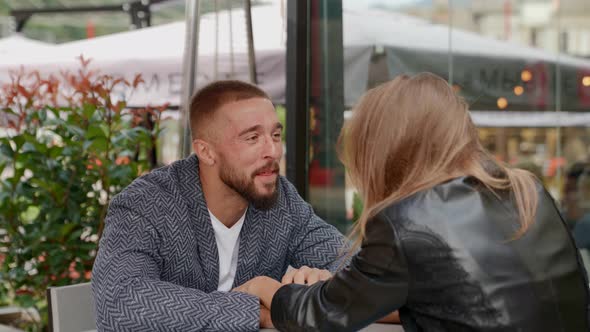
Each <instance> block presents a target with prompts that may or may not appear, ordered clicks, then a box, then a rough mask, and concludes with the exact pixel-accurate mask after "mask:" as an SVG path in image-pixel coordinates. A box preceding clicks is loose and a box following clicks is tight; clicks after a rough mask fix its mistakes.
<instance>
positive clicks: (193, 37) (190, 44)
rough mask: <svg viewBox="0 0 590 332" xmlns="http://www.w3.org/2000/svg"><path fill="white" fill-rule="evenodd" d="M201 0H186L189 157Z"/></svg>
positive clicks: (185, 138)
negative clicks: (191, 104)
mask: <svg viewBox="0 0 590 332" xmlns="http://www.w3.org/2000/svg"><path fill="white" fill-rule="evenodd" d="M199 5H200V1H199V0H186V40H185V43H184V59H183V60H184V63H183V69H184V70H183V72H184V80H183V87H182V92H183V96H182V97H183V98H182V106H181V127H180V128H181V129H180V135H181V142H182V144H181V146H180V156H181V158H184V157H187V156H188V155H190V154H191V150H192V137H191V125H190V110H189V107H190V100H191V97H192V94H193V92H194V90H195V86H196V81H197V60H198V54H199V22H200V12H199Z"/></svg>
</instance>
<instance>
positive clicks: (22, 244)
mask: <svg viewBox="0 0 590 332" xmlns="http://www.w3.org/2000/svg"><path fill="white" fill-rule="evenodd" d="M88 63H89V61H86V60H84V59H81V69H80V70H79V71H77V72H76V73H62V76H61V78H59V79H58V78H56V77H53V76H50V77H42V76H41V75H40V74H39V73H35V72H33V73H28V74H27V73H25V72H24V71H20V72H19V73H14V75H13V78H12V82H10V83H8V84H5V85H4V86H2V88H1V89H0V124H1V123H2V122H4V123H5V125H4V126H3V127H2V126H0V174H1V175H0V305H1V304H11V305H18V306H21V307H23V308H34V310H33V311H36V312H38V313H39V315H40V317H34V316H33V317H30V318H28V319H26V322H24V321H23V322H20V323H19V325H20V327H24V328H26V329H28V330H31V331H39V330H43V329H44V328H45V327H46V323H47V312H46V311H47V310H46V306H47V304H46V301H45V290H46V289H47V287H48V286H60V285H66V284H73V283H79V282H86V281H88V280H89V279H90V277H91V276H90V271H91V269H92V264H93V261H94V257H95V254H96V250H97V245H98V239H99V238H100V234H101V231H102V225H103V221H104V218H105V215H106V211H107V204H108V202H109V200H110V199H111V198H112V197H113V195H115V194H116V193H117V192H119V191H120V190H121V189H122V188H124V187H125V186H127V185H128V184H129V183H130V182H131V181H132V180H133V179H134V178H136V177H137V176H139V175H141V174H142V173H144V172H146V171H149V169H150V168H151V167H153V166H154V165H151V163H150V160H152V158H150V156H151V154H152V151H153V148H154V147H155V146H156V141H157V137H158V135H159V133H160V126H159V124H160V120H161V114H162V111H163V110H164V109H165V107H158V108H152V107H148V108H145V109H128V108H126V105H125V101H124V100H115V99H113V97H112V96H113V95H115V93H114V92H118V93H119V92H120V91H129V93H131V92H132V91H133V89H135V88H136V87H137V86H138V85H139V84H142V82H143V81H142V79H141V77H140V76H136V77H135V80H134V81H133V82H127V81H125V80H124V79H122V78H118V77H112V76H108V75H99V74H98V73H96V72H93V71H91V70H90V69H89V67H88ZM148 120H149V121H148ZM145 123H149V126H146V125H145ZM146 128H152V129H146ZM2 132H4V133H3V134H2Z"/></svg>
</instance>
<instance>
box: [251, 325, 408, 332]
mask: <svg viewBox="0 0 590 332" xmlns="http://www.w3.org/2000/svg"><path fill="white" fill-rule="evenodd" d="M273 331H277V330H275V329H261V330H260V332H273ZM360 332H404V328H403V327H402V326H401V325H397V324H371V325H369V326H367V327H365V328H364V329H362V330H360Z"/></svg>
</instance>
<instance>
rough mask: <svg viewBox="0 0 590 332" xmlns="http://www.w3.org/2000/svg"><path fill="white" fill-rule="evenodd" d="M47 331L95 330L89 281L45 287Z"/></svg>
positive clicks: (76, 331) (77, 331)
mask: <svg viewBox="0 0 590 332" xmlns="http://www.w3.org/2000/svg"><path fill="white" fill-rule="evenodd" d="M47 304H48V311H49V331H53V332H80V331H85V332H88V331H96V319H95V317H94V299H93V297H92V289H91V285H90V283H89V282H87V283H83V284H77V285H70V286H63V287H50V288H48V289H47Z"/></svg>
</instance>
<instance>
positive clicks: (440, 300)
mask: <svg viewBox="0 0 590 332" xmlns="http://www.w3.org/2000/svg"><path fill="white" fill-rule="evenodd" d="M341 142H343V143H344V144H343V151H342V156H343V162H344V163H345V165H346V167H347V169H348V171H349V173H350V175H351V178H352V179H353V181H354V182H355V185H356V186H357V188H358V190H359V192H360V194H361V196H362V198H363V201H364V206H365V210H364V212H363V214H362V215H361V217H360V220H359V221H358V223H357V228H356V231H357V234H358V237H357V238H358V241H357V243H356V245H357V248H358V245H359V244H360V243H359V242H362V244H361V245H360V251H359V252H358V254H356V255H355V256H354V257H353V258H352V261H351V264H350V266H349V267H347V268H345V269H343V270H341V271H340V272H338V273H337V274H336V275H334V277H333V278H331V279H329V280H327V281H322V282H318V283H315V284H314V285H312V286H305V285H286V286H282V287H281V285H280V284H279V283H278V282H276V281H274V280H271V279H269V278H265V277H259V278H255V279H253V280H251V281H250V282H249V283H248V284H247V285H244V287H241V290H242V291H247V292H250V293H252V294H254V295H257V296H259V297H260V299H261V302H262V303H263V304H264V305H265V306H267V307H269V308H271V315H272V321H273V323H274V324H275V326H276V327H277V328H278V329H279V330H285V331H316V330H321V331H353V330H358V329H360V328H362V327H364V326H366V325H368V324H370V323H371V322H374V321H376V320H378V319H380V318H382V317H384V316H386V315H387V314H388V313H390V312H392V311H395V310H398V311H399V314H400V318H401V322H402V324H403V327H404V329H405V331H407V332H410V331H453V332H455V331H535V332H537V331H551V332H556V331H568V332H572V331H588V328H589V326H588V301H589V295H588V286H587V285H588V281H587V278H586V275H585V272H584V270H583V267H582V266H581V264H580V259H579V258H578V254H577V250H576V247H575V245H574V243H573V241H572V239H571V236H570V234H569V232H568V230H567V229H566V226H565V224H564V222H563V220H562V219H561V217H560V215H559V213H558V211H557V209H556V207H555V204H554V202H553V200H552V198H551V197H550V196H549V195H548V193H547V192H546V191H545V190H544V189H543V187H542V186H541V185H540V184H538V182H537V181H536V180H535V179H534V177H533V176H532V175H531V174H530V173H528V172H526V171H523V170H519V169H511V168H508V167H506V166H503V165H501V164H499V163H497V162H496V161H495V160H494V158H493V157H492V156H491V155H490V154H489V153H487V152H486V151H484V149H483V147H482V145H481V144H480V142H479V141H478V133H477V129H476V128H475V126H474V125H473V123H472V121H471V119H470V117H469V113H468V109H467V104H466V103H465V102H464V101H463V100H462V99H461V98H460V97H458V96H457V95H456V94H455V93H454V92H453V90H452V88H451V87H450V86H449V85H448V84H447V83H446V82H445V81H444V80H443V79H441V78H439V77H437V76H435V75H432V74H420V75H417V76H415V77H408V76H401V77H398V78H396V79H395V80H393V81H391V82H388V83H385V84H382V85H380V86H378V87H377V88H375V89H372V90H370V91H368V92H367V93H366V94H365V95H364V97H363V98H362V99H361V101H360V103H359V105H358V106H357V107H356V110H355V111H354V115H353V117H352V119H351V120H350V121H349V122H348V124H347V126H346V127H345V128H344V129H343V130H342V133H341ZM279 288H280V289H279ZM277 290H278V291H277ZM275 292H276V294H275Z"/></svg>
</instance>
